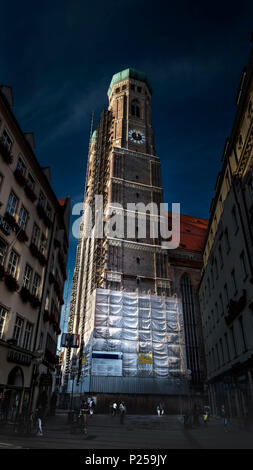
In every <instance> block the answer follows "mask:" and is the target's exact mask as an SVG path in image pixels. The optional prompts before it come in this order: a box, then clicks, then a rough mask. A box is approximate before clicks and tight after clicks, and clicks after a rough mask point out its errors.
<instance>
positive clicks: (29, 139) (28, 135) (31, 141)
mask: <svg viewBox="0 0 253 470" xmlns="http://www.w3.org/2000/svg"><path fill="white" fill-rule="evenodd" d="M24 136H25V138H26V140H27V142H28V143H29V144H30V147H31V148H32V149H33V150H34V149H35V142H34V134H33V132H24Z"/></svg>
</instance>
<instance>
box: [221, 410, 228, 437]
mask: <svg viewBox="0 0 253 470" xmlns="http://www.w3.org/2000/svg"><path fill="white" fill-rule="evenodd" d="M221 419H222V423H223V427H224V431H225V432H228V413H227V410H226V408H225V405H222V407H221Z"/></svg>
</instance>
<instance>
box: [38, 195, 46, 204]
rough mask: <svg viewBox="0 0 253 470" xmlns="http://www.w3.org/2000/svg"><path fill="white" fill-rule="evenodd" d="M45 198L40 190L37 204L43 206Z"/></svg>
mask: <svg viewBox="0 0 253 470" xmlns="http://www.w3.org/2000/svg"><path fill="white" fill-rule="evenodd" d="M45 202H46V198H45V196H44V194H43V193H42V192H40V197H39V205H40V206H41V207H44V206H45Z"/></svg>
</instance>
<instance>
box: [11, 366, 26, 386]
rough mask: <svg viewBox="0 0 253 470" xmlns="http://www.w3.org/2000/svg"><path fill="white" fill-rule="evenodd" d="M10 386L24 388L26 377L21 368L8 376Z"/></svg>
mask: <svg viewBox="0 0 253 470" xmlns="http://www.w3.org/2000/svg"><path fill="white" fill-rule="evenodd" d="M7 383H8V385H15V386H16V387H23V385H24V375H23V372H22V369H21V368H20V367H14V368H13V369H12V370H11V371H10V373H9V375H8V381H7Z"/></svg>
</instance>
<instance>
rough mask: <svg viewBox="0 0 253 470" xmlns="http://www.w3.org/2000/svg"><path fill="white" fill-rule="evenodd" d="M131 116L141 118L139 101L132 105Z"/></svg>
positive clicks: (134, 101) (133, 102)
mask: <svg viewBox="0 0 253 470" xmlns="http://www.w3.org/2000/svg"><path fill="white" fill-rule="evenodd" d="M131 114H132V116H135V117H138V118H139V117H140V115H141V114H140V105H139V102H138V101H137V100H133V101H132V103H131Z"/></svg>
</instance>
